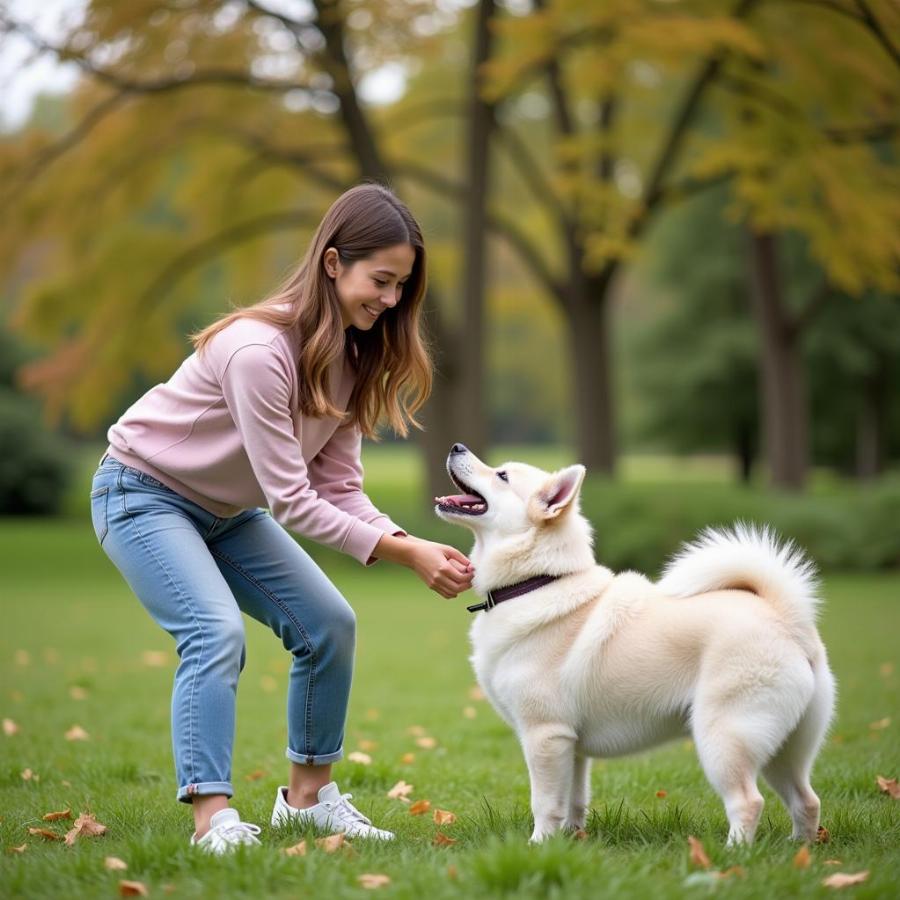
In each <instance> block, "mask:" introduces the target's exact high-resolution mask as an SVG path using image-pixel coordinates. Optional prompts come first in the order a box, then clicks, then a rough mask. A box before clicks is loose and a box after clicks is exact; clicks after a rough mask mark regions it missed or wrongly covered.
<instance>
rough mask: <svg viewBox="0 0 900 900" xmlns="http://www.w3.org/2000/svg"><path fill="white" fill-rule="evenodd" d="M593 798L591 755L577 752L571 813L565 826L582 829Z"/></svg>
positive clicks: (566, 827) (570, 800) (574, 829)
mask: <svg viewBox="0 0 900 900" xmlns="http://www.w3.org/2000/svg"><path fill="white" fill-rule="evenodd" d="M590 800H591V760H590V757H587V756H582V755H581V754H580V753H576V754H575V762H574V765H573V767H572V796H571V797H570V798H569V815H568V817H567V818H566V821H565V825H564V826H563V827H564V828H565V829H566V830H567V831H580V830H581V829H582V828H584V825H585V822H586V821H587V808H588V803H590Z"/></svg>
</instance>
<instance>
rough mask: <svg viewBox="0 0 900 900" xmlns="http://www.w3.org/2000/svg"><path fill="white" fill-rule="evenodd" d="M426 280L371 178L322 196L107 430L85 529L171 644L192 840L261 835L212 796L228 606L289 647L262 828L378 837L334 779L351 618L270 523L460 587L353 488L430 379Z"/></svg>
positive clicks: (231, 613)
mask: <svg viewBox="0 0 900 900" xmlns="http://www.w3.org/2000/svg"><path fill="white" fill-rule="evenodd" d="M425 278H426V265H425V248H424V244H423V241H422V235H421V230H420V228H419V226H418V224H417V223H416V221H415V219H414V218H413V217H412V215H411V214H410V212H409V210H408V209H407V208H406V206H404V204H402V203H401V202H400V201H399V200H398V199H397V198H396V197H395V196H394V195H393V194H392V193H391V192H390V191H389V190H387V189H386V188H384V187H381V186H379V185H375V184H363V185H358V186H357V187H354V188H352V189H351V190H349V191H347V192H346V193H344V194H343V195H342V196H341V197H339V198H338V199H337V201H335V203H334V204H333V205H332V207H331V208H330V209H329V210H328V212H327V213H326V215H325V217H324V218H323V220H322V222H321V223H320V225H319V227H318V228H317V230H316V232H315V234H314V235H313V238H312V242H311V244H310V246H309V249H308V250H307V253H306V256H305V258H304V259H303V261H302V263H301V264H300V266H299V268H298V269H297V270H296V272H294V273H293V274H292V275H291V276H290V277H289V278H288V279H287V281H286V282H285V283H284V284H283V285H282V287H281V288H280V289H279V290H278V291H277V292H276V293H275V294H274V295H273V296H271V297H269V298H268V299H266V300H264V301H262V302H261V303H259V304H257V305H255V306H252V307H249V308H247V309H241V310H237V311H235V312H233V313H231V314H229V315H227V316H225V317H224V318H222V319H221V320H219V321H217V322H215V323H214V324H212V325H210V326H209V327H208V328H206V329H205V330H203V331H201V332H200V333H199V334H197V335H194V337H193V340H194V347H195V352H194V353H193V354H192V355H191V356H189V357H188V358H187V359H186V360H185V361H184V363H182V365H181V367H180V368H179V369H178V370H177V371H176V372H175V374H174V375H173V376H172V377H171V379H170V380H169V381H168V382H167V383H165V384H160V385H157V386H156V387H154V388H152V389H151V390H150V391H148V392H147V393H146V394H145V395H144V396H143V397H141V398H140V399H139V400H138V401H137V402H136V403H135V404H134V405H133V406H132V407H131V408H130V409H128V410H127V411H126V412H125V414H124V415H123V416H122V417H121V418H120V419H119V421H118V422H117V423H116V424H115V425H113V426H112V427H111V428H110V430H109V434H108V437H109V442H110V444H109V448H108V451H107V454H106V455H105V456H104V457H103V459H102V460H101V462H100V467H99V469H98V470H97V473H96V475H95V476H94V483H93V490H92V492H91V511H92V518H93V523H94V528H95V531H96V533H97V538H98V540H99V541H100V544H101V546H102V547H103V549H104V550H105V552H106V553H107V555H108V556H109V557H110V559H111V560H112V561H113V562H114V563H115V565H116V566H117V567H118V569H119V570H120V571H121V573H122V575H123V576H124V577H125V579H126V580H127V581H128V583H129V585H130V586H131V588H132V589H133V590H134V592H135V594H136V595H137V596H138V598H139V599H140V601H141V603H142V604H143V605H144V606H145V607H146V608H147V610H148V612H149V613H150V615H151V616H153V618H154V619H155V620H156V621H157V622H158V623H159V624H160V625H161V626H162V627H163V628H164V629H165V630H166V631H168V632H169V634H171V635H172V636H173V637H174V638H175V640H176V642H177V647H176V649H177V651H178V655H179V658H180V663H179V665H178V669H177V671H176V674H175V686H174V692H173V697H172V740H173V746H174V754H175V767H176V774H177V778H178V793H177V797H178V799H179V800H181V801H184V802H186V803H191V804H192V806H193V813H194V824H195V832H194V835H193V836H192V838H191V843H192V844H195V845H197V846H199V847H201V848H203V849H205V850H208V851H211V852H215V853H221V852H226V851H228V850H230V849H232V848H233V847H234V846H236V845H237V844H258V843H259V842H258V841H257V839H256V835H257V834H258V833H259V828H258V827H257V826H256V825H251V824H249V823H245V822H241V820H240V817H239V815H238V813H237V812H236V811H235V810H234V809H231V808H229V805H228V800H229V798H230V797H231V796H232V794H233V789H232V784H231V752H232V744H233V740H234V709H235V691H236V688H237V681H238V675H239V673H240V671H241V669H242V667H243V662H244V629H243V622H242V619H241V614H240V611H241V610H243V611H244V612H246V613H247V614H248V615H250V616H252V617H253V618H255V619H258V620H259V621H261V622H264V623H265V624H267V625H269V626H270V627H271V628H272V630H273V631H274V632H275V633H276V634H277V635H278V636H279V637H280V638H281V640H282V642H283V644H284V646H285V648H286V649H287V650H289V651H290V652H291V653H292V654H293V662H292V667H291V673H290V681H289V687H288V748H287V757H288V759H289V760H290V761H291V763H290V778H289V784H288V785H287V786H284V787H280V788H279V789H278V793H277V795H276V801H275V808H274V810H273V813H272V822H273V824H277V823H279V822H283V821H289V820H292V819H295V820H301V821H309V822H314V823H315V824H317V825H319V826H321V827H324V828H329V829H333V830H340V831H344V832H345V833H347V834H348V835H352V836H363V837H373V838H381V839H389V838H392V837H393V835H392V834H391V833H390V832H388V831H384V830H382V829H378V828H375V827H374V826H373V825H372V824H371V822H369V820H368V819H367V818H365V816H363V815H362V814H361V813H359V811H358V810H356V808H355V807H354V806H353V805H352V804H351V803H350V799H349V798H350V795H349V794H344V795H342V794H341V793H340V791H339V790H338V788H337V786H336V784H335V783H334V782H333V781H332V779H331V767H332V764H333V763H334V762H336V761H337V760H338V759H340V758H341V756H342V753H343V746H342V745H343V734H344V720H345V716H346V710H347V699H348V695H349V691H350V681H351V674H352V665H353V651H354V641H355V616H354V613H353V611H352V609H351V608H350V606H349V605H348V604H347V602H346V601H345V600H344V598H343V597H342V596H341V595H340V594H339V593H338V591H337V590H336V589H335V587H334V585H332V584H331V582H330V581H329V579H328V578H327V576H326V575H325V574H324V573H323V572H322V571H321V569H319V567H318V566H317V565H316V564H315V563H314V562H313V561H312V559H311V558H310V557H309V556H308V555H307V554H306V553H305V552H304V551H303V550H302V549H301V548H300V547H299V546H298V545H297V544H296V543H295V541H294V540H293V539H292V538H291V537H290V536H289V535H288V533H287V531H285V529H290V530H291V531H295V532H296V533H298V534H300V535H303V536H304V537H307V538H311V539H312V540H315V541H317V542H319V543H321V544H324V545H326V546H328V547H332V548H334V549H337V550H341V551H343V552H345V553H348V554H349V555H351V556H353V557H355V558H356V559H357V560H359V561H360V562H361V563H363V564H365V565H369V564H371V563H373V562H374V561H375V560H377V559H386V560H390V561H391V562H396V563H400V564H402V565H405V566H408V567H409V568H411V569H413V570H414V571H415V573H416V574H417V575H418V576H419V577H420V578H421V579H422V580H423V581H424V582H425V583H426V584H427V585H428V586H429V587H430V588H432V589H433V590H435V591H436V592H437V593H439V594H441V595H442V596H444V597H455V596H456V595H457V594H459V593H460V592H461V591H464V590H466V589H467V588H469V587H470V585H471V583H472V577H473V570H472V566H471V565H470V563H469V560H468V559H467V558H466V557H465V556H464V555H463V554H462V553H460V552H459V551H457V550H456V549H455V548H453V547H449V546H444V545H442V544H435V543H431V542H429V541H424V540H419V539H417V538H415V537H413V536H411V535H407V534H406V532H404V531H403V529H402V528H400V527H399V526H397V525H395V524H394V523H393V522H391V520H390V519H389V518H387V516H384V515H382V514H381V513H380V512H379V511H378V510H377V509H376V508H375V507H374V506H373V505H372V503H371V502H370V501H369V499H368V498H367V497H366V495H365V494H364V493H363V491H362V467H361V465H360V445H361V438H362V435H366V436H371V435H372V434H373V431H374V429H375V426H376V423H377V422H378V421H379V420H380V419H385V420H387V422H389V423H390V425H391V426H392V427H393V429H394V431H395V432H397V433H399V434H401V435H406V434H407V431H408V426H409V424H417V423H416V422H415V418H414V415H415V412H416V410H417V409H418V408H419V407H420V406H421V405H422V403H423V402H424V400H425V398H426V397H427V395H428V392H429V390H430V386H431V362H430V359H429V356H428V352H427V349H426V347H425V345H424V343H423V340H422V338H421V336H420V332H419V321H420V317H421V310H422V301H423V296H424V293H425ZM264 506H265V507H268V508H269V510H271V514H270V513H268V512H266V511H265V510H264V509H261V508H260V507H264ZM282 526H283V527H282Z"/></svg>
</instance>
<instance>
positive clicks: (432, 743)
mask: <svg viewBox="0 0 900 900" xmlns="http://www.w3.org/2000/svg"><path fill="white" fill-rule="evenodd" d="M416 745H417V746H419V747H421V748H422V749H423V750H434V748H435V747H437V741H436V740H435V739H434V738H433V737H420V738H416Z"/></svg>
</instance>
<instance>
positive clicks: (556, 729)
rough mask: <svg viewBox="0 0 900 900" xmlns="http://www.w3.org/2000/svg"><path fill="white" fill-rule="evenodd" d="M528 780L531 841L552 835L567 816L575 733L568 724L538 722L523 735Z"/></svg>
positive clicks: (572, 771) (573, 764) (573, 767)
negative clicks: (532, 827)
mask: <svg viewBox="0 0 900 900" xmlns="http://www.w3.org/2000/svg"><path fill="white" fill-rule="evenodd" d="M522 747H523V749H524V751H525V761H526V762H527V763H528V775H529V777H530V779H531V811H532V813H533V814H534V831H533V832H532V834H531V840H532V842H537V841H542V840H543V839H544V838H546V837H548V836H549V835H551V834H553V832H554V831H556V830H557V829H559V827H560V826H561V825H562V824H563V822H564V821H565V820H566V818H567V816H568V815H569V803H570V800H571V797H572V779H573V776H574V771H575V732H574V731H573V730H572V729H571V728H570V727H569V726H567V725H562V724H557V723H553V724H551V723H541V724H539V725H531V726H529V727H528V728H527V729H526V730H525V731H524V733H523V735H522Z"/></svg>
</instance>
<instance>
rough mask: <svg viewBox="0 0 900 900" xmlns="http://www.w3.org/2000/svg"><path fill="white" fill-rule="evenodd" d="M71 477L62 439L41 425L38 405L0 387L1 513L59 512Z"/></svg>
mask: <svg viewBox="0 0 900 900" xmlns="http://www.w3.org/2000/svg"><path fill="white" fill-rule="evenodd" d="M71 474H72V472H71V466H70V464H69V455H68V454H67V452H66V449H65V446H63V443H62V438H60V437H59V436H58V435H55V434H53V433H52V432H51V431H48V430H47V429H46V428H45V427H44V426H43V424H42V422H41V412H40V408H39V407H38V406H37V404H36V403H34V402H33V401H31V400H29V399H28V398H27V397H23V396H22V395H21V394H17V393H16V392H15V391H13V390H11V389H10V388H3V387H0V514H2V515H40V514H44V515H46V514H50V513H56V512H58V511H59V507H60V504H61V502H62V498H63V493H64V491H65V488H66V485H67V483H68V481H69V479H70V477H71Z"/></svg>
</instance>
